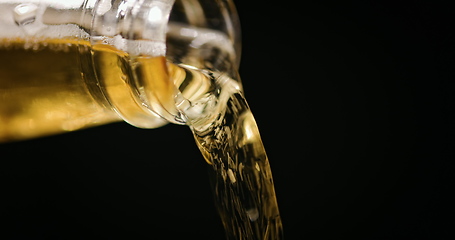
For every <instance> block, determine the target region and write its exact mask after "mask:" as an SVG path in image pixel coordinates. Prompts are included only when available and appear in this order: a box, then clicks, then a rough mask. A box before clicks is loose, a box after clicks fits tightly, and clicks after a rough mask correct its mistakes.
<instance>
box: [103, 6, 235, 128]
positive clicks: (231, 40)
mask: <svg viewBox="0 0 455 240" xmlns="http://www.w3.org/2000/svg"><path fill="white" fill-rule="evenodd" d="M143 5H146V7H140V8H138V9H139V10H137V11H138V12H136V13H135V14H136V18H135V19H136V21H139V22H136V23H132V24H130V25H129V27H128V28H127V29H129V30H128V31H129V32H128V33H125V34H123V35H125V36H128V38H129V39H133V42H135V44H142V45H141V46H139V47H138V46H137V45H134V44H132V43H127V44H126V47H127V48H126V50H127V51H128V52H129V53H130V54H132V55H136V56H139V55H141V56H142V55H147V56H151V57H155V56H165V58H166V60H167V62H168V63H167V64H168V68H169V69H168V71H172V70H170V67H169V65H173V66H181V67H183V66H186V67H183V69H184V72H186V74H185V77H183V78H182V77H181V76H180V78H179V77H176V75H174V73H175V72H170V73H169V72H168V73H167V74H168V76H169V78H168V79H162V81H170V82H171V83H170V84H169V83H162V84H158V85H160V86H168V88H166V89H165V90H164V89H163V88H160V87H152V86H150V87H148V86H149V85H147V84H146V83H143V82H141V81H142V79H141V78H138V79H136V88H137V89H141V90H140V91H138V92H139V93H141V96H142V97H141V99H142V100H145V101H146V102H148V107H150V110H151V111H153V112H154V113H157V114H158V115H160V116H161V117H162V118H164V119H166V120H167V121H169V122H171V123H176V124H186V123H187V121H188V118H191V117H190V116H187V115H188V114H190V112H194V109H195V108H194V106H193V105H194V103H195V102H198V104H199V106H197V107H196V108H200V105H201V102H204V101H205V100H204V98H205V97H206V96H207V95H208V94H210V91H212V90H213V89H214V87H213V86H210V85H216V84H215V83H214V81H215V80H214V78H213V75H214V74H213V73H215V72H219V73H223V75H227V76H228V77H230V78H232V79H236V80H237V81H240V78H239V76H238V71H237V70H238V66H239V61H240V29H239V28H240V26H239V24H238V22H239V21H238V16H237V13H236V10H235V7H234V5H233V4H232V2H231V1H230V0H224V1H212V0H175V1H174V0H159V1H157V0H152V1H150V2H147V1H145V2H144V3H143ZM138 16H139V18H138ZM137 19H140V20H137ZM136 25H137V26H138V27H135V26H136ZM131 26H133V27H131ZM137 29H141V30H140V31H137ZM131 31H133V32H134V33H133V34H132V33H131ZM136 32H140V34H138V33H136ZM104 34H106V33H104ZM144 39H145V40H144ZM138 49H139V50H140V51H141V52H138ZM163 51H164V52H163ZM174 69H175V68H174ZM197 69H205V70H208V71H210V72H211V76H208V75H207V76H206V73H204V72H203V71H200V70H197ZM209 75H210V74H209ZM215 75H216V74H215ZM196 79H198V80H196ZM198 81H199V82H198ZM197 82H198V83H197ZM198 84H201V86H205V87H207V86H208V88H207V89H205V88H204V87H201V88H202V89H199V91H194V90H193V89H194V88H195V86H197V85H198ZM154 86H156V85H154ZM189 89H191V90H189ZM196 98H199V99H196ZM201 99H203V100H201ZM190 109H193V110H191V111H190ZM190 115H191V114H190Z"/></svg>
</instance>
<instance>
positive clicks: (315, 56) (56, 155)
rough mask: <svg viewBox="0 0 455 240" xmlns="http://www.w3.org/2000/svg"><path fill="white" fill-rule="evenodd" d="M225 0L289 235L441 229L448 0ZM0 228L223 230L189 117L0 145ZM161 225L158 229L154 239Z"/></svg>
mask: <svg viewBox="0 0 455 240" xmlns="http://www.w3.org/2000/svg"><path fill="white" fill-rule="evenodd" d="M337 2H338V3H330V4H328V3H327V4H324V3H321V2H320V1H302V2H299V4H298V5H297V4H296V3H297V2H293V3H292V4H291V3H290V2H289V1H287V2H278V3H276V2H273V1H260V3H257V4H255V3H252V2H248V1H236V4H237V8H238V12H239V15H240V19H241V24H242V30H243V31H242V33H243V40H242V45H243V50H242V53H243V54H242V62H241V66H240V74H241V76H242V81H243V85H244V89H245V94H246V97H247V100H248V102H249V104H250V106H251V108H252V110H253V114H254V115H255V117H256V120H257V122H258V126H259V128H260V131H261V134H262V137H263V141H264V144H265V147H266V150H267V152H268V155H269V158H270V161H271V165H272V171H273V175H274V180H275V185H276V191H277V196H278V202H279V204H280V210H281V213H282V218H283V222H284V230H285V237H286V239H452V238H453V237H455V234H454V233H453V229H454V228H455V214H454V213H455V212H454V207H453V203H454V202H455V199H454V198H453V197H451V194H450V193H451V192H453V190H454V187H455V186H454V180H455V178H454V176H453V175H454V170H455V168H454V164H455V163H454V146H453V145H454V143H455V142H454V140H455V139H454V127H453V122H454V120H455V119H454V114H453V106H454V97H453V96H454V93H453V91H454V90H455V88H454V87H455V86H454V77H455V71H454V56H455V55H454V54H455V47H454V44H453V43H454V40H455V39H454V34H453V24H452V21H451V19H452V18H453V15H452V14H451V13H452V11H451V8H449V6H445V5H439V4H436V3H429V2H423V1H422V2H420V1H413V2H412V3H408V4H398V3H397V2H393V3H390V4H388V3H385V2H384V1H380V2H381V3H379V2H378V3H372V2H368V1H358V2H354V1H337ZM0 154H1V155H0V159H1V160H0V173H1V178H2V181H1V183H0V186H1V188H0V191H1V194H0V196H1V199H2V202H3V204H1V206H0V210H1V213H0V216H1V218H2V219H1V220H3V222H4V223H5V222H6V224H4V225H2V230H1V231H0V234H2V235H4V236H5V237H3V238H2V239H94V238H96V239H117V238H122V239H184V238H185V239H186V238H195V239H200V240H203V239H210V240H213V239H224V234H223V229H222V226H221V224H220V221H219V219H218V216H217V214H216V211H215V208H214V206H213V201H212V196H211V192H210V188H209V183H208V178H207V172H206V164H205V162H204V161H203V160H202V158H201V156H200V154H199V152H198V150H197V149H196V145H195V144H194V142H193V139H192V136H191V133H190V132H189V130H188V129H187V128H186V127H185V126H176V125H168V126H165V127H162V128H159V129H153V130H142V129H137V128H134V127H131V126H129V125H128V124H126V123H115V124H110V125H106V126H102V127H97V128H93V129H87V130H82V131H77V132H73V133H67V134H63V135H59V136H52V137H46V138H41V139H37V140H30V141H24V142H18V143H9V144H3V145H0ZM163 235H164V236H167V237H158V236H163Z"/></svg>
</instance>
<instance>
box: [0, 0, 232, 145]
mask: <svg viewBox="0 0 455 240" xmlns="http://www.w3.org/2000/svg"><path fill="white" fill-rule="evenodd" d="M0 27H1V29H2V31H0V76H1V77H0V102H1V104H0V142H6V141H16V140H22V139H27V138H33V137H39V136H44V135H49V134H56V133H61V132H65V131H73V130H77V129H81V128H86V127H91V126H96V125H101V124H106V123H110V122H114V121H121V120H123V121H126V122H128V123H130V124H131V125H134V126H136V127H140V128H156V127H160V126H162V125H164V124H166V123H169V122H171V123H177V124H185V122H186V121H187V116H186V115H187V114H189V113H191V111H190V110H189V109H188V108H189V106H188V98H192V97H193V98H196V97H197V98H200V97H201V96H203V94H204V86H205V88H210V86H209V84H205V85H204V80H200V81H199V82H197V81H196V82H197V84H196V83H194V82H195V81H193V80H191V79H194V77H190V78H188V77H179V76H180V75H181V74H180V73H179V71H182V70H178V68H172V65H173V64H182V63H184V64H189V65H191V66H194V67H198V68H203V69H207V68H209V69H216V70H218V71H220V72H223V73H225V74H227V75H229V76H230V77H231V78H234V79H239V77H238V76H237V67H238V61H239V54H240V45H239V44H238V42H239V41H238V40H239V37H240V36H239V26H238V20H237V15H236V12H235V8H234V5H233V3H232V2H231V1H230V0H206V1H204V0H176V1H174V0H71V1H64V0H5V1H2V2H1V3H0ZM172 69H174V70H175V71H173V70H172ZM179 74H180V75H179ZM187 75H188V74H187ZM201 88H202V90H201ZM182 93H183V94H182Z"/></svg>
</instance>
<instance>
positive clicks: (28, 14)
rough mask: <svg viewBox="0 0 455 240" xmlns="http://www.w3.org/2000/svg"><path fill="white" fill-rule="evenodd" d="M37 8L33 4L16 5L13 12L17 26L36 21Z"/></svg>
mask: <svg viewBox="0 0 455 240" xmlns="http://www.w3.org/2000/svg"><path fill="white" fill-rule="evenodd" d="M37 10H38V6H36V5H35V4H33V3H24V4H20V5H17V6H16V7H15V8H14V10H13V12H14V13H13V16H14V21H15V22H16V24H17V25H27V24H30V23H33V22H34V21H35V19H36V12H37Z"/></svg>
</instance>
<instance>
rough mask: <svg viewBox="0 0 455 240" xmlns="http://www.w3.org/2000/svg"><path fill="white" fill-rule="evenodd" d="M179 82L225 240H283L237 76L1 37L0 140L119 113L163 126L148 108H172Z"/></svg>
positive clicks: (107, 49) (82, 46)
mask: <svg viewBox="0 0 455 240" xmlns="http://www.w3.org/2000/svg"><path fill="white" fill-rule="evenodd" d="M170 79H171V80H172V81H169V80H170ZM177 88H178V89H179V90H180V92H181V95H182V96H181V97H182V98H183V99H185V100H184V101H182V103H181V107H182V109H183V110H182V112H184V113H185V114H187V115H188V116H187V120H188V121H187V125H189V127H190V129H191V130H192V132H193V135H194V138H195V140H196V144H197V146H198V148H199V149H200V151H201V153H202V156H203V158H204V159H205V160H206V161H207V162H208V164H209V169H210V175H211V176H210V180H211V183H212V190H213V194H214V199H215V203H216V206H217V208H218V211H219V214H220V217H221V220H222V222H223V225H224V228H225V230H226V236H227V239H229V240H279V239H282V238H283V231H282V223H281V218H280V215H279V211H278V205H277V200H276V197H275V190H274V186H273V180H272V174H271V170H270V165H269V161H268V158H267V155H266V152H265V149H264V147H263V144H262V140H261V137H260V135H259V131H258V128H257V126H256V122H255V120H254V117H253V115H252V113H251V111H250V109H249V107H248V104H247V102H246V100H245V98H244V97H243V95H242V92H241V90H240V87H239V86H238V84H237V82H236V81H234V80H232V79H229V78H227V77H225V76H224V77H223V74H221V73H216V72H211V71H208V70H207V69H196V68H192V67H188V66H184V65H174V64H171V63H166V60H165V58H164V57H148V56H129V55H128V54H127V53H125V52H122V51H119V50H117V49H115V48H113V47H111V46H108V45H96V46H94V47H90V48H89V45H88V43H87V42H81V41H74V40H47V41H45V42H35V43H28V42H25V41H22V40H15V41H6V40H3V41H2V40H0V142H5V141H14V140H21V139H27V138H32V137H39V136H44V135H49V134H56V133H60V132H64V131H72V130H77V129H80V128H84V127H90V126H95V125H99V124H105V123H108V122H112V121H119V120H120V119H121V118H120V117H119V116H122V117H126V118H127V119H131V121H132V122H134V124H133V125H136V126H139V127H157V126H159V125H160V124H162V123H160V122H154V120H153V118H152V120H150V119H151V118H150V117H149V116H148V115H150V114H155V113H153V111H151V109H153V108H154V105H155V107H157V106H158V105H159V106H158V107H157V108H160V109H168V110H169V113H170V114H174V113H173V112H172V111H173V110H172V109H173V108H174V106H173V105H174V93H175V91H176V89H177ZM134 89H145V90H144V91H143V92H141V91H136V92H135V90H134ZM141 101H144V102H146V103H147V104H141ZM144 105H145V106H144ZM171 105H172V106H171ZM158 114H160V113H159V112H158ZM163 114H164V113H163Z"/></svg>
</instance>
